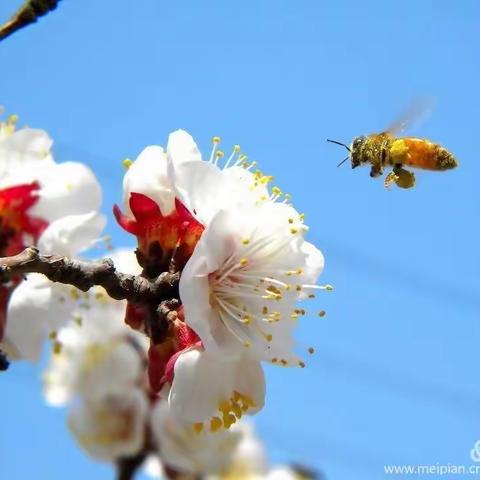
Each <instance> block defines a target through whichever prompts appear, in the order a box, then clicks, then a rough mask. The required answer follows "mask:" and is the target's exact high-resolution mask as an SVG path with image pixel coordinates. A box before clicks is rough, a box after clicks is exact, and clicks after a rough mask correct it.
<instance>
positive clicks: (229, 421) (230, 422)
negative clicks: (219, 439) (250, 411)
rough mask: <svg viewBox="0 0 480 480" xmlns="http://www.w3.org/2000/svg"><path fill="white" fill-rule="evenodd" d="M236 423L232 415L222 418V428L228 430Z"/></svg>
mask: <svg viewBox="0 0 480 480" xmlns="http://www.w3.org/2000/svg"><path fill="white" fill-rule="evenodd" d="M236 421H237V418H236V417H235V415H232V414H231V413H229V414H227V415H224V416H223V426H224V427H225V428H230V427H231V426H232V425H233V424H234V423H235V422H236Z"/></svg>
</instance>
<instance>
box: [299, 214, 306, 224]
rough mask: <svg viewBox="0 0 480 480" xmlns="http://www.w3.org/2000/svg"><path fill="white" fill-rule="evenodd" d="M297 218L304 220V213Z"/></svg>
mask: <svg viewBox="0 0 480 480" xmlns="http://www.w3.org/2000/svg"><path fill="white" fill-rule="evenodd" d="M299 218H300V221H301V222H303V221H304V220H305V214H304V213H301V214H300V216H299Z"/></svg>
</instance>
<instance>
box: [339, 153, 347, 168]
mask: <svg viewBox="0 0 480 480" xmlns="http://www.w3.org/2000/svg"><path fill="white" fill-rule="evenodd" d="M349 158H350V155H348V157H345V158H344V159H343V160H342V161H341V162H340V163H339V164H338V165H337V167H339V166H340V165H342V164H343V163H345V162H346V161H347V160H348V159H349Z"/></svg>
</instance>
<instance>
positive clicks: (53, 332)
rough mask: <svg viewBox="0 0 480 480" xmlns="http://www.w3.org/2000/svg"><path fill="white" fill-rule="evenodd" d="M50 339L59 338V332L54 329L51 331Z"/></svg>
mask: <svg viewBox="0 0 480 480" xmlns="http://www.w3.org/2000/svg"><path fill="white" fill-rule="evenodd" d="M48 338H49V339H50V340H56V339H57V332H56V331H55V330H52V331H51V332H50V335H49V336H48Z"/></svg>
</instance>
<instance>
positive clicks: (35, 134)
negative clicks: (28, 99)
mask: <svg viewBox="0 0 480 480" xmlns="http://www.w3.org/2000/svg"><path fill="white" fill-rule="evenodd" d="M51 146H52V140H51V138H50V137H49V136H48V134H47V133H46V132H44V131H43V130H36V129H32V128H22V129H20V130H16V131H14V132H13V133H12V134H9V135H6V136H5V137H3V138H1V139H0V188H5V187H8V186H12V185H18V184H21V183H29V182H31V181H33V180H35V179H36V175H37V174H38V172H39V171H40V169H43V168H48V167H49V166H50V165H52V164H53V159H52V157H51V156H50V149H51Z"/></svg>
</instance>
